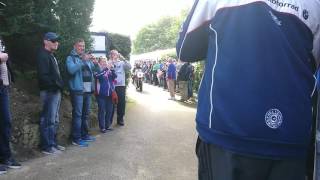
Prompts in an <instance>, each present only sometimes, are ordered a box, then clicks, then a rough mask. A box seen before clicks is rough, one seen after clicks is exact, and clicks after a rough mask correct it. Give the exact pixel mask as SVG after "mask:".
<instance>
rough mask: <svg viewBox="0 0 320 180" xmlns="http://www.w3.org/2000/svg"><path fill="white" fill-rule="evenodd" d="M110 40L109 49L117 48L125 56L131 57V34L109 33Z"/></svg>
mask: <svg viewBox="0 0 320 180" xmlns="http://www.w3.org/2000/svg"><path fill="white" fill-rule="evenodd" d="M108 38H109V40H110V42H111V43H110V45H109V46H110V47H109V49H110V50H112V49H116V50H117V51H118V52H119V53H120V54H121V55H122V56H123V57H124V58H126V59H129V57H130V53H131V39H130V37H129V36H124V35H121V34H115V33H108Z"/></svg>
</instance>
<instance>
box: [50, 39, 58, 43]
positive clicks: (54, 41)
mask: <svg viewBox="0 0 320 180" xmlns="http://www.w3.org/2000/svg"><path fill="white" fill-rule="evenodd" d="M50 42H52V43H56V42H58V40H50Z"/></svg>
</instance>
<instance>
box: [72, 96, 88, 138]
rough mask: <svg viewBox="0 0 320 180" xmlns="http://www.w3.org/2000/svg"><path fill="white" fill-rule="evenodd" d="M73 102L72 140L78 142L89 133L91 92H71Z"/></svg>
mask: <svg viewBox="0 0 320 180" xmlns="http://www.w3.org/2000/svg"><path fill="white" fill-rule="evenodd" d="M70 95H71V104H72V130H71V136H72V140H73V141H75V142H77V141H79V140H81V138H84V137H87V136H88V135H89V126H88V119H89V114H90V105H91V93H83V94H82V93H81V94H80V93H74V92H70Z"/></svg>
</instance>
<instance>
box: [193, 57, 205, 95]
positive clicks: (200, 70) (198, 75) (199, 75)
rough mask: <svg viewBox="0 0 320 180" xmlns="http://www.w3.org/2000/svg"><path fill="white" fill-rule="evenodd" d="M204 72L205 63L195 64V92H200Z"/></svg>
mask: <svg viewBox="0 0 320 180" xmlns="http://www.w3.org/2000/svg"><path fill="white" fill-rule="evenodd" d="M203 72H204V61H200V62H196V63H194V82H193V90H194V91H196V92H198V90H199V86H200V82H201V78H202V75H203Z"/></svg>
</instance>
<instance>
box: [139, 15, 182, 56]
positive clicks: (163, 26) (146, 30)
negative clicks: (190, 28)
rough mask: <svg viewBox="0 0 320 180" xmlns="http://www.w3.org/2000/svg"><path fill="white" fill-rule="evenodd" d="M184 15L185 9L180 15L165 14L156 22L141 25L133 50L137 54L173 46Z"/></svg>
mask: <svg viewBox="0 0 320 180" xmlns="http://www.w3.org/2000/svg"><path fill="white" fill-rule="evenodd" d="M186 15H187V10H183V11H182V12H181V14H180V16H177V17H171V16H165V17H162V18H161V19H159V20H158V21H157V22H155V23H153V24H149V25H146V26H145V27H143V28H142V29H141V30H140V31H139V32H138V35H137V37H136V39H135V41H134V42H133V45H134V48H133V52H134V53H136V54H139V53H145V52H150V51H154V50H158V49H169V48H174V47H175V44H176V41H177V39H178V33H179V29H180V26H181V24H182V22H183V20H184V19H185V17H186Z"/></svg>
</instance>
